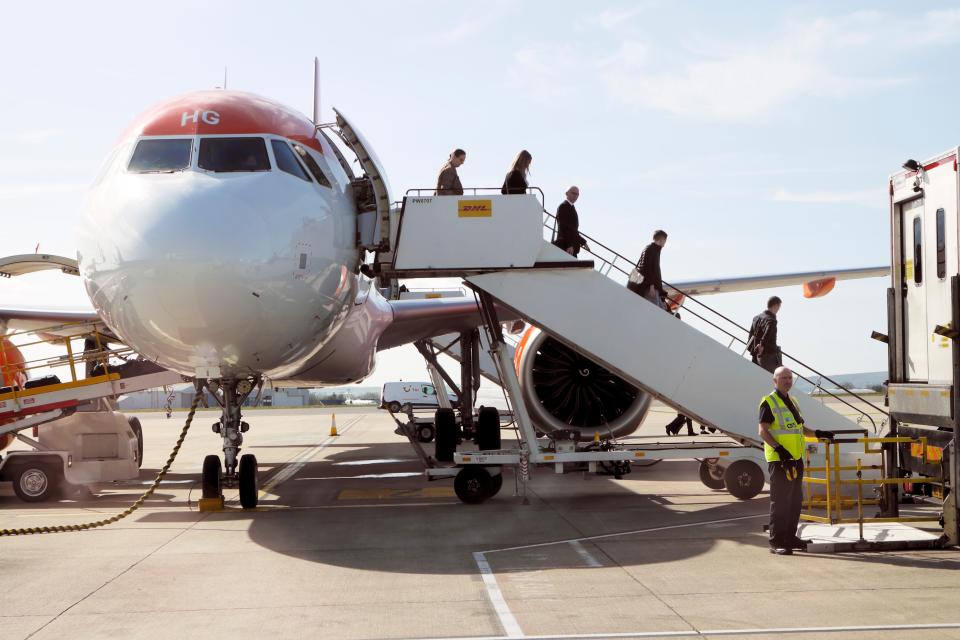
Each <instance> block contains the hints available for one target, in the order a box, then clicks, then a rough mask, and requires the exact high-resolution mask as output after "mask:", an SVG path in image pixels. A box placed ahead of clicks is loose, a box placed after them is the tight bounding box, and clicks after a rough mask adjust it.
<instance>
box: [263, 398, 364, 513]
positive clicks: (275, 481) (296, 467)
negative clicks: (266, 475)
mask: <svg viewBox="0 0 960 640" xmlns="http://www.w3.org/2000/svg"><path fill="white" fill-rule="evenodd" d="M362 418H363V416H357V417H355V418H354V419H353V420H351V421H350V423H349V424H347V425H345V426H344V427H343V429H340V430H339V435H336V436H330V437H329V438H327V439H326V440H324V441H323V442H321V443H320V444H318V445H317V446H315V447H311V448H310V449H307V450H306V451H303V452H301V453H300V454H299V455H297V456H294V457H293V459H292V460H290V461H289V462H287V463H286V464H285V465H284V467H283V468H282V469H280V471H278V472H277V473H276V474H274V476H273V477H272V478H270V480H268V481H267V482H266V484H264V485H263V487H261V489H260V497H261V498H263V497H264V496H267V495H270V490H271V489H273V488H274V487H276V486H277V485H279V484H281V483H283V482H286V481H287V480H289V479H290V478H292V477H293V476H295V475H296V474H297V472H298V471H300V469H302V468H303V466H304V465H305V464H307V462H309V461H310V459H311V458H312V457H313V456H315V455H316V454H318V453H320V452H321V451H323V450H324V449H325V448H326V447H327V445H329V444H330V443H331V442H333V441H334V440H336V439H337V438H339V437H340V436H341V435H343V434H344V433H346V432H347V431H349V430H350V427H352V426H353V425H355V424H357V422H359V421H360V420H361V419H362Z"/></svg>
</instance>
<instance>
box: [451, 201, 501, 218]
mask: <svg viewBox="0 0 960 640" xmlns="http://www.w3.org/2000/svg"><path fill="white" fill-rule="evenodd" d="M457 216H458V217H460V218H491V217H493V201H492V200H460V201H458V202H457Z"/></svg>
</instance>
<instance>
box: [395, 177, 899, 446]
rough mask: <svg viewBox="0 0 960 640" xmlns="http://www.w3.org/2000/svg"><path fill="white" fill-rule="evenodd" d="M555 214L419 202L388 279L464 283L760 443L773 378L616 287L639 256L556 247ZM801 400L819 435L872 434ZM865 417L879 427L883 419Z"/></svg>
mask: <svg viewBox="0 0 960 640" xmlns="http://www.w3.org/2000/svg"><path fill="white" fill-rule="evenodd" d="M465 203H466V204H465ZM544 214H546V225H547V226H548V228H549V227H550V225H551V224H552V220H551V219H552V216H550V214H548V213H546V212H545V211H544V209H543V206H542V204H541V202H540V201H539V200H538V199H537V197H536V196H534V195H532V194H527V195H510V196H504V195H482V196H476V197H473V198H466V197H456V196H439V197H438V196H434V197H421V196H408V197H407V198H405V200H404V207H403V211H402V213H401V219H400V225H399V233H398V236H397V237H396V239H395V246H394V249H395V250H394V256H393V262H392V264H391V265H390V268H389V272H388V275H389V276H391V277H397V278H402V277H424V276H435V277H450V276H460V277H463V278H464V281H465V283H466V284H467V285H468V286H469V287H471V288H472V289H474V290H475V291H477V292H478V293H481V292H482V293H486V294H488V295H489V296H491V297H492V298H493V299H494V300H495V301H496V302H497V303H498V304H499V305H502V306H503V307H506V308H509V309H511V310H512V311H514V312H516V313H517V314H518V315H519V316H520V317H522V318H524V319H525V320H526V321H528V322H530V323H531V324H533V325H536V326H537V327H540V328H541V329H543V330H544V331H546V332H548V333H549V334H551V335H552V336H553V337H554V338H556V339H557V340H559V341H561V342H563V343H565V344H566V345H567V346H568V347H570V348H571V349H574V350H576V351H578V352H580V353H582V354H584V355H585V356H588V357H590V358H592V359H594V360H596V361H597V362H598V363H599V364H601V365H603V366H604V367H606V368H607V369H609V370H610V371H612V372H614V373H615V374H617V375H619V376H620V377H622V378H623V379H625V380H626V381H628V382H630V383H631V384H633V385H635V386H637V387H639V388H641V389H643V390H645V391H647V392H648V393H650V394H651V395H652V396H653V397H654V398H656V399H659V400H661V401H663V402H664V403H666V404H668V405H670V406H672V407H675V408H676V409H677V410H678V411H680V412H682V413H684V414H685V415H687V416H689V417H691V418H693V419H694V420H697V421H699V422H701V423H702V424H705V425H709V426H713V427H716V428H717V429H719V430H721V431H723V432H724V433H726V434H727V435H728V436H730V437H732V438H734V439H736V440H738V441H740V442H742V443H743V444H747V445H751V446H759V445H760V444H761V442H760V440H759V436H758V434H757V412H758V406H759V403H760V399H761V398H762V397H763V396H764V395H766V394H768V393H770V391H771V376H770V374H769V373H768V372H767V371H765V370H763V369H761V368H760V367H758V366H757V365H755V364H753V363H752V362H750V361H749V360H747V359H746V358H744V357H743V356H742V355H741V353H739V352H738V351H734V350H732V349H730V348H728V347H727V346H724V345H723V344H721V343H719V342H717V341H716V340H715V339H713V338H711V337H709V336H708V335H706V334H704V333H702V332H701V331H699V330H697V329H696V328H694V327H692V326H690V325H689V324H687V323H686V322H683V321H681V320H679V319H677V318H676V317H674V316H672V315H671V314H668V313H665V312H664V311H663V310H661V309H659V308H658V307H656V306H654V305H653V304H651V303H650V302H648V301H646V300H645V299H643V298H642V297H640V296H638V295H636V294H634V293H633V292H631V291H629V290H627V289H626V288H625V286H624V284H623V283H622V282H617V281H615V280H614V279H613V277H621V278H622V279H623V280H625V276H626V275H628V274H629V270H631V269H632V268H633V264H634V263H633V262H632V261H629V260H627V259H626V258H624V257H623V256H621V255H619V254H617V253H616V252H613V251H612V250H610V249H609V248H608V247H606V246H604V245H602V244H601V243H599V242H597V241H596V240H594V239H591V238H589V237H587V241H588V243H589V245H590V252H589V253H590V254H591V255H593V257H595V258H597V262H594V261H591V260H582V259H577V258H574V257H572V256H570V255H569V254H567V253H566V252H564V251H562V250H560V249H558V248H557V247H555V246H554V245H552V244H551V243H550V242H549V241H548V240H545V239H544V237H543V226H544ZM604 254H606V255H604ZM581 255H583V253H582V254H581ZM595 266H596V267H597V268H596V269H595V268H594V267H595ZM692 305H699V307H698V308H697V309H696V310H693V315H697V316H698V317H702V318H704V320H705V321H706V322H709V323H710V324H712V325H714V326H715V327H717V328H719V329H720V330H721V331H724V333H727V335H729V336H731V337H732V338H733V341H734V342H737V341H739V342H740V344H743V338H740V337H738V336H736V335H735V334H734V333H733V332H731V331H729V330H727V329H724V328H722V327H720V326H719V325H717V324H715V323H714V321H712V320H710V319H708V318H707V317H705V313H704V310H708V309H709V308H708V307H706V305H703V304H702V303H700V302H699V301H696V300H693V299H692V298H687V311H685V314H686V313H688V312H690V311H691V308H690V307H691V306H692ZM700 307H702V308H700ZM714 313H715V312H714ZM718 315H719V314H718ZM720 317H721V318H723V316H720ZM724 319H725V318H724ZM725 320H726V319H725ZM734 326H736V325H734ZM736 330H737V331H745V329H744V328H743V327H737V329H736ZM744 338H745V336H744ZM488 367H489V364H488V366H485V367H483V368H484V369H487V368H488ZM484 373H485V374H486V375H488V376H489V374H490V373H491V372H489V371H484ZM796 398H797V402H798V404H799V409H800V411H801V413H802V414H803V416H804V418H805V421H806V424H807V425H808V426H809V427H810V428H817V429H825V430H830V431H841V432H850V431H852V430H857V431H860V432H861V433H862V432H863V431H865V430H866V429H864V425H863V424H858V422H855V421H854V420H851V419H849V418H847V417H845V416H843V415H841V414H840V413H838V412H837V411H834V410H833V409H831V408H829V407H827V406H825V405H824V404H823V403H822V402H821V401H819V400H817V399H816V398H813V397H811V396H808V395H805V394H796ZM841 400H842V401H844V402H847V401H846V400H843V399H841ZM864 402H866V401H864ZM847 404H849V402H848V403H847ZM850 407H851V408H853V406H852V405H850ZM873 408H874V409H877V410H879V411H881V412H882V410H881V409H879V408H878V407H873ZM855 411H857V412H859V413H860V414H861V422H862V421H863V420H866V421H868V422H869V423H871V424H870V425H869V426H870V427H872V429H870V430H872V431H874V432H876V430H877V426H876V424H873V419H872V418H871V417H870V416H869V415H868V414H867V413H866V412H864V411H861V410H860V409H856V410H855ZM864 416H865V417H864ZM871 435H873V434H871Z"/></svg>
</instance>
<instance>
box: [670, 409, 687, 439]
mask: <svg viewBox="0 0 960 640" xmlns="http://www.w3.org/2000/svg"><path fill="white" fill-rule="evenodd" d="M684 422H686V423H687V435H688V436H692V435H693V420H691V419H690V418H688V417H687V416H685V415H683V414H682V413H678V414H677V417H676V418H674V419H673V420H672V421H671V422H670V424H668V425H667V433H680V429H681V428H682V427H683V423H684Z"/></svg>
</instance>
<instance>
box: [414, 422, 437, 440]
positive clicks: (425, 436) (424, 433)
mask: <svg viewBox="0 0 960 640" xmlns="http://www.w3.org/2000/svg"><path fill="white" fill-rule="evenodd" d="M435 435H436V429H434V428H433V425H432V424H421V425H420V426H418V427H417V440H419V441H420V442H433V437H434V436H435Z"/></svg>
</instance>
